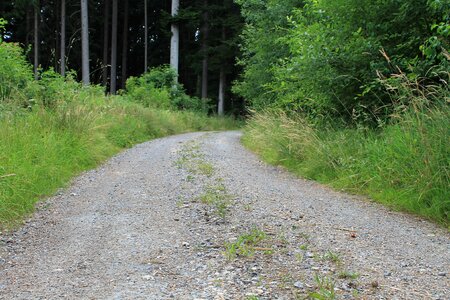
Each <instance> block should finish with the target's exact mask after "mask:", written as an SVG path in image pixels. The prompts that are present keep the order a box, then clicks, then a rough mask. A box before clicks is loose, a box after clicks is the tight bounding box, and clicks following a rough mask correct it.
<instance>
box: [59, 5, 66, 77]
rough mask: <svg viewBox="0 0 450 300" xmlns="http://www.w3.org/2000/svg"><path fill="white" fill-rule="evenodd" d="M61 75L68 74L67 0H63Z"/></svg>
mask: <svg viewBox="0 0 450 300" xmlns="http://www.w3.org/2000/svg"><path fill="white" fill-rule="evenodd" d="M60 47H61V49H60V50H61V56H60V59H61V61H60V67H61V70H60V72H61V76H63V77H64V76H66V0H61V46H60Z"/></svg>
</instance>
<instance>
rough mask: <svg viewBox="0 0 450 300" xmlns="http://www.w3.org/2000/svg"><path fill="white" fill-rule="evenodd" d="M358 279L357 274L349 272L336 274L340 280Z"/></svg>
mask: <svg viewBox="0 0 450 300" xmlns="http://www.w3.org/2000/svg"><path fill="white" fill-rule="evenodd" d="M358 277H359V274H358V273H355V272H351V271H341V272H339V274H338V278H340V279H352V280H355V279H357V278H358Z"/></svg>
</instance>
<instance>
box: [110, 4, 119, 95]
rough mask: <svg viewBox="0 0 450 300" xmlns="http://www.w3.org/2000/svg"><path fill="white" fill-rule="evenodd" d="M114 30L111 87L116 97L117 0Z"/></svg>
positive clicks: (112, 34)
mask: <svg viewBox="0 0 450 300" xmlns="http://www.w3.org/2000/svg"><path fill="white" fill-rule="evenodd" d="M112 3H113V7H112V30H111V86H110V93H111V94H112V95H114V94H115V93H116V89H117V0H113V2H112Z"/></svg>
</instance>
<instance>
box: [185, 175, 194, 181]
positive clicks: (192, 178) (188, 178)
mask: <svg viewBox="0 0 450 300" xmlns="http://www.w3.org/2000/svg"><path fill="white" fill-rule="evenodd" d="M194 180H195V177H194V176H192V175H188V176H186V181H187V182H194Z"/></svg>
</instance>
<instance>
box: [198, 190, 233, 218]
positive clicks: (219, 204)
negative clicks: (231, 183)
mask: <svg viewBox="0 0 450 300" xmlns="http://www.w3.org/2000/svg"><path fill="white" fill-rule="evenodd" d="M198 199H199V200H200V202H202V203H204V204H208V205H212V206H213V207H214V212H215V213H216V215H218V216H219V217H221V218H222V219H223V218H225V216H226V214H227V212H228V207H229V206H230V205H231V195H229V194H228V193H227V191H226V188H225V186H224V185H223V184H219V185H211V186H207V187H206V188H205V192H204V193H203V194H201V195H200V196H199V198H198Z"/></svg>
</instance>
